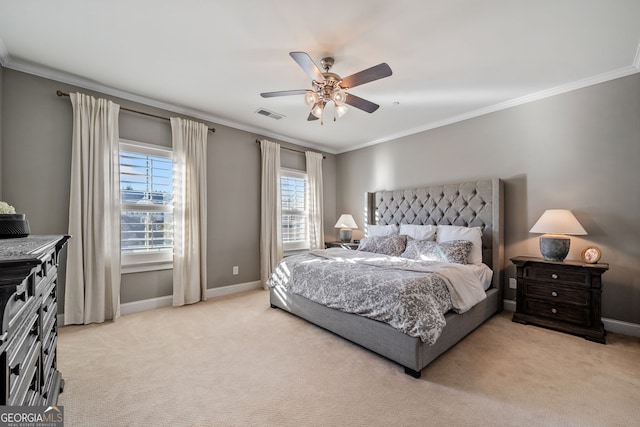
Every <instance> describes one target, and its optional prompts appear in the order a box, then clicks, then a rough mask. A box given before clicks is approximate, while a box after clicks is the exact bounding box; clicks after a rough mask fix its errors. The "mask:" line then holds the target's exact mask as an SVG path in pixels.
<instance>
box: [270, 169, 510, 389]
mask: <svg viewBox="0 0 640 427" xmlns="http://www.w3.org/2000/svg"><path fill="white" fill-rule="evenodd" d="M502 195H503V184H502V181H500V180H498V179H492V180H486V181H474V182H464V183H459V184H448V185H437V186H429V187H422V188H415V189H408V190H396V191H378V192H375V193H367V194H366V212H365V217H366V219H367V223H368V224H400V223H407V224H447V225H448V224H450V225H463V226H469V227H476V226H477V227H482V229H483V236H482V246H483V262H484V263H485V264H487V265H488V266H489V267H491V269H492V270H493V282H492V285H491V287H490V288H489V289H488V290H487V298H486V299H485V300H483V301H481V302H480V303H478V304H477V305H476V306H474V307H473V308H472V309H471V310H469V311H467V312H466V313H464V314H456V313H454V312H449V313H447V314H446V315H445V317H446V321H447V324H446V326H445V327H444V329H443V331H442V334H441V336H440V337H439V338H438V340H437V341H436V343H435V344H433V345H428V344H425V343H423V342H422V341H421V340H420V339H419V338H415V337H411V336H409V335H406V334H404V333H402V332H400V331H398V330H396V329H394V328H392V327H391V326H389V325H387V324H385V323H382V322H378V321H375V320H372V319H368V318H366V317H361V316H358V315H355V314H351V313H345V312H342V311H339V310H335V309H331V308H327V307H325V306H323V305H320V304H317V303H315V302H313V301H310V300H308V299H306V298H304V297H301V296H299V295H296V294H293V293H290V292H284V291H283V290H282V289H280V288H274V289H271V291H270V300H271V306H272V307H274V308H275V307H279V308H281V309H283V310H286V311H288V312H290V313H293V314H295V315H297V316H299V317H301V318H303V319H306V320H308V321H309V322H311V323H314V324H316V325H318V326H320V327H322V328H325V329H327V330H329V331H331V332H334V333H336V334H337V335H340V336H341V337H344V338H346V339H348V340H350V341H352V342H354V343H356V344H359V345H361V346H363V347H365V348H367V349H369V350H371V351H373V352H375V353H378V354H380V355H382V356H384V357H386V358H388V359H390V360H393V361H395V362H397V363H399V364H400V365H402V366H404V368H405V372H406V373H407V374H409V375H412V376H414V377H416V378H418V377H420V371H421V370H422V369H423V368H424V367H425V366H427V365H428V364H429V363H430V362H431V361H432V360H434V359H435V358H436V357H438V356H439V355H441V354H442V353H444V352H445V351H446V350H448V349H449V348H451V347H452V346H453V345H455V344H456V343H457V342H458V341H460V340H461V339H462V338H464V337H465V336H466V335H467V334H469V333H470V332H471V331H473V330H474V329H475V328H477V327H478V326H480V325H481V324H482V323H483V322H484V321H485V320H487V319H488V318H489V317H491V316H492V315H493V314H494V313H497V312H499V311H501V310H502V299H503V298H502V276H503V270H504V239H503V218H502V212H503V203H502Z"/></svg>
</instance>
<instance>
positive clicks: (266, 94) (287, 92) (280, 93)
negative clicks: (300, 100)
mask: <svg viewBox="0 0 640 427" xmlns="http://www.w3.org/2000/svg"><path fill="white" fill-rule="evenodd" d="M305 93H307V89H295V90H280V91H277V92H263V93H261V94H260V96H261V97H263V98H273V97H274V96H289V95H304V94H305Z"/></svg>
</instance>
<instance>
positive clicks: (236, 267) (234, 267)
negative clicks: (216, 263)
mask: <svg viewBox="0 0 640 427" xmlns="http://www.w3.org/2000/svg"><path fill="white" fill-rule="evenodd" d="M237 274H238V266H237V265H234V266H233V275H234V276H235V275H237Z"/></svg>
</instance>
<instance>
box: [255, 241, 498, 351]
mask: <svg viewBox="0 0 640 427" xmlns="http://www.w3.org/2000/svg"><path fill="white" fill-rule="evenodd" d="M476 282H477V283H476ZM268 284H269V286H270V287H271V288H274V287H284V288H286V289H288V290H289V291H290V292H293V293H295V294H298V295H301V296H303V297H305V298H307V299H309V300H311V301H314V302H317V303H319V304H322V305H325V306H327V307H330V308H334V309H338V310H342V311H345V312H348V313H354V314H358V315H361V316H365V317H368V318H371V319H374V320H378V321H380V322H385V323H387V324H389V325H390V326H392V327H394V328H396V329H398V330H400V331H402V332H404V333H406V334H408V335H410V336H413V337H419V338H420V339H421V340H422V341H423V342H427V343H429V344H433V343H434V342H435V341H436V340H437V339H438V337H439V336H440V333H441V332H442V329H443V328H444V325H445V318H444V313H446V312H447V311H449V310H451V309H454V310H456V311H457V312H464V311H466V310H468V309H469V308H471V307H472V306H473V305H475V304H476V303H477V302H479V301H481V300H482V299H484V298H486V294H485V292H484V289H483V287H482V283H481V282H480V279H478V277H477V276H476V275H475V274H474V273H473V271H472V269H471V268H469V266H465V265H459V264H445V263H438V262H425V261H415V260H409V259H406V258H399V257H391V256H387V255H381V254H376V253H371V252H364V251H353V250H347V249H340V248H332V249H327V250H316V251H311V252H309V253H305V254H301V255H294V256H290V257H287V258H284V259H283V260H282V261H281V262H280V263H279V264H278V266H277V267H276V269H275V271H274V273H273V275H272V276H271V278H270V280H269V283H268Z"/></svg>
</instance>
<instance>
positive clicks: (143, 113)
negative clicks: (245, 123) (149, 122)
mask: <svg viewBox="0 0 640 427" xmlns="http://www.w3.org/2000/svg"><path fill="white" fill-rule="evenodd" d="M56 95H58V96H69V94H68V93H64V92H63V91H61V90H57V91H56ZM120 109H121V110H124V111H129V112H131V113H136V114H140V115H142V116H147V117H154V118H156V119H162V120H167V121H171V119H169V118H166V117H162V116H157V115H155V114H151V113H145V112H143V111H137V110H132V109H130V108H125V107H120ZM215 131H216V130H215V128H209V132H211V133H213V132H215Z"/></svg>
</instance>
